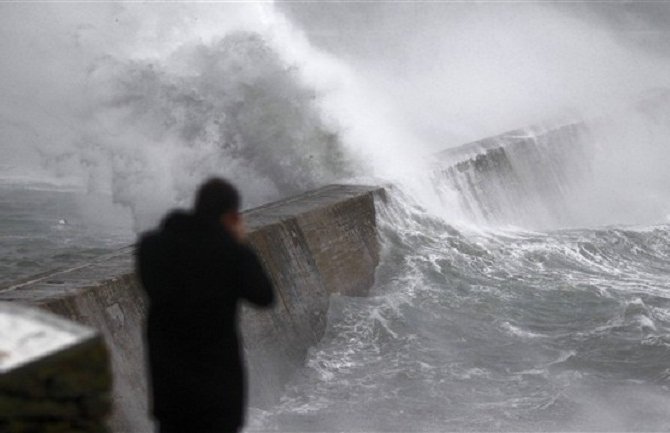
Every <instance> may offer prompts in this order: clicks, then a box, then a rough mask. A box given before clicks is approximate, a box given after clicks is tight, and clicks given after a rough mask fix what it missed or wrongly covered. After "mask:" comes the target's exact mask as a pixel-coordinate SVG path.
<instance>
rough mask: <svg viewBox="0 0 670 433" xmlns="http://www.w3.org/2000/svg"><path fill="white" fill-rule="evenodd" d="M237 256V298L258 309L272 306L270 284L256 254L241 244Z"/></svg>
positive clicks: (273, 298)
mask: <svg viewBox="0 0 670 433" xmlns="http://www.w3.org/2000/svg"><path fill="white" fill-rule="evenodd" d="M238 254H239V261H238V265H239V268H238V276H239V279H238V284H237V287H238V291H239V296H240V297H241V298H243V299H246V300H247V301H249V302H251V303H252V304H255V305H257V306H259V307H270V306H272V305H273V304H274V301H275V295H274V289H273V288H272V282H271V281H270V278H269V277H268V275H267V274H266V273H265V269H263V266H262V265H261V262H260V260H259V259H258V257H257V256H256V253H254V252H253V250H252V249H251V248H249V247H248V246H247V245H243V244H241V245H239V247H238Z"/></svg>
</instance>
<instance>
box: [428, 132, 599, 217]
mask: <svg viewBox="0 0 670 433" xmlns="http://www.w3.org/2000/svg"><path fill="white" fill-rule="evenodd" d="M592 151H593V139H592V138H591V136H590V133H589V130H588V128H587V127H586V125H585V124H583V123H569V124H565V125H562V126H557V127H551V128H540V127H529V128H526V129H520V130H515V131H510V132H507V133H504V134H500V135H497V136H495V137H490V138H486V139H483V140H479V141H476V142H473V143H469V144H465V145H462V146H459V147H456V148H452V149H447V150H445V151H443V152H440V153H438V154H437V155H435V160H436V163H437V164H436V170H435V180H434V182H435V184H441V183H446V184H447V185H448V186H450V187H451V188H452V189H453V190H455V191H457V192H458V197H459V199H460V205H461V206H460V207H461V208H462V209H464V210H465V212H466V213H467V216H468V218H469V219H470V220H472V221H475V222H480V223H485V224H486V223H497V224H512V225H523V226H525V227H534V228H542V227H544V228H546V227H553V226H564V225H566V224H572V223H574V220H575V216H574V215H573V214H572V213H571V212H570V209H571V206H570V201H571V197H574V196H575V192H576V191H579V189H580V188H582V184H583V182H585V179H588V176H589V173H590V166H591V161H592V159H593V155H592Z"/></svg>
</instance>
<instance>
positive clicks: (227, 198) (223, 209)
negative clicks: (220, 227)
mask: <svg viewBox="0 0 670 433" xmlns="http://www.w3.org/2000/svg"><path fill="white" fill-rule="evenodd" d="M240 201H241V200H240V193H239V192H238V191H237V188H235V187H234V186H233V185H232V184H231V183H230V182H228V181H226V180H224V179H221V178H217V177H214V178H211V179H209V180H208V181H206V182H205V183H203V184H202V185H201V186H200V188H199V189H198V193H197V194H196V197H195V206H194V210H195V213H196V215H198V216H200V217H202V218H204V219H207V220H210V221H220V222H222V223H223V224H224V225H225V226H228V225H230V224H237V223H238V220H239V219H240Z"/></svg>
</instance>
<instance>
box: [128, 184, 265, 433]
mask: <svg viewBox="0 0 670 433" xmlns="http://www.w3.org/2000/svg"><path fill="white" fill-rule="evenodd" d="M239 209H240V195H239V193H238V192H237V190H236V189H235V187H234V186H232V185H231V184H230V183H228V182H227V181H225V180H223V179H216V178H215V179H211V180H209V181H207V182H206V183H204V184H203V185H202V186H201V187H200V189H199V191H198V194H197V197H196V200H195V206H194V209H193V211H192V212H186V211H174V212H172V213H171V214H169V215H168V216H167V217H166V218H165V219H164V221H163V222H162V224H161V226H160V228H159V229H157V230H155V231H153V232H149V233H147V234H145V235H144V236H142V238H141V240H140V242H139V244H138V250H137V267H138V275H139V277H140V281H141V283H142V286H143V287H144V289H145V291H146V294H147V296H148V301H149V311H148V317H147V323H146V339H147V348H148V360H149V368H150V373H151V374H150V384H151V387H152V392H153V398H152V402H151V403H152V410H153V415H154V417H155V418H156V420H157V421H158V423H159V431H160V432H161V433H173V432H176V433H201V432H202V433H204V432H217V433H220V432H235V431H238V430H240V429H241V427H242V425H243V424H244V406H245V377H244V368H243V364H242V352H241V348H240V344H239V338H238V331H237V304H238V300H240V299H244V300H247V301H249V302H251V303H252V304H255V305H257V306H263V307H268V306H271V305H272V304H273V302H274V294H273V289H272V285H271V283H270V280H269V279H268V277H267V275H266V273H265V272H264V270H263V268H262V266H261V263H260V262H259V260H258V258H257V257H256V255H255V254H254V252H253V251H252V250H251V249H250V248H249V247H248V246H247V245H246V244H245V226H244V221H243V218H242V216H241V214H240V212H239Z"/></svg>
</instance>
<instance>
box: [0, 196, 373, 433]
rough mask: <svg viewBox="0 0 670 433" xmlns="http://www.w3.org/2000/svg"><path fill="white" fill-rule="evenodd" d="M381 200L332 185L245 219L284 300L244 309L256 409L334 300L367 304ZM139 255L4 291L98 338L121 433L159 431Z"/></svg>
mask: <svg viewBox="0 0 670 433" xmlns="http://www.w3.org/2000/svg"><path fill="white" fill-rule="evenodd" d="M375 197H383V190H382V189H379V188H374V187H365V186H345V185H331V186H327V187H324V188H321V189H318V190H315V191H312V192H308V193H305V194H302V195H299V196H296V197H291V198H288V199H285V200H282V201H279V202H276V203H272V204H268V205H266V206H262V207H260V208H256V209H252V210H250V211H248V212H246V213H245V215H246V218H247V222H248V225H249V228H250V233H249V240H250V243H251V245H252V246H253V247H254V249H255V250H256V251H257V252H258V254H259V256H260V257H261V259H262V261H263V264H264V265H265V267H266V269H267V270H268V272H269V273H270V275H271V277H272V279H273V281H274V283H275V286H276V289H277V295H278V303H277V306H276V307H275V308H274V309H273V310H271V311H256V310H252V309H248V308H246V307H243V312H242V330H243V332H242V333H243V337H244V346H245V352H246V353H247V359H248V360H249V363H248V365H249V370H250V398H251V404H252V405H256V406H264V405H267V404H270V403H271V402H272V401H273V400H274V398H276V396H278V394H279V392H280V391H281V389H282V387H283V385H284V384H285V383H286V381H287V380H288V378H289V377H290V376H291V374H292V373H293V372H294V371H295V370H296V369H297V368H298V367H299V366H300V365H301V363H302V361H303V360H304V357H305V354H306V352H307V350H308V349H309V347H311V346H313V345H314V344H316V343H317V342H318V341H319V339H320V338H321V336H322V335H323V332H324V330H325V327H326V313H327V309H328V302H329V301H328V300H329V296H330V294H332V293H342V294H345V295H349V296H365V295H366V294H367V290H368V289H369V287H370V286H371V285H372V283H373V281H374V272H375V268H376V265H377V263H378V261H379V250H378V243H377V235H376V222H375ZM132 254H133V249H132V247H128V248H124V249H121V250H119V251H117V252H115V253H113V254H108V255H105V256H103V257H100V258H98V259H97V260H95V261H92V262H90V263H85V264H82V265H80V266H77V267H73V268H70V269H64V270H59V271H54V272H51V273H46V274H42V275H40V276H39V277H37V278H35V279H33V280H30V281H26V282H23V283H21V284H17V285H14V286H10V287H7V288H5V289H4V290H2V291H0V301H10V302H22V303H26V304H32V305H37V306H40V307H42V308H45V309H47V310H50V311H52V312H54V313H57V314H59V315H62V316H65V317H68V318H70V319H72V320H74V321H77V322H80V323H83V324H86V325H89V326H91V327H93V328H95V329H98V330H99V331H100V333H101V334H102V335H103V337H104V338H105V340H106V342H107V344H108V346H109V347H110V349H111V358H112V368H113V373H114V396H113V399H114V413H113V416H112V421H111V429H112V431H115V432H133V433H144V432H150V431H152V427H151V422H150V421H149V419H148V417H147V405H146V392H147V389H146V378H145V367H144V350H143V343H142V337H141V328H142V323H143V320H144V315H145V310H146V304H145V300H144V297H143V295H142V292H141V289H140V288H139V286H138V284H137V281H136V278H135V275H134V273H133V256H132Z"/></svg>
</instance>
